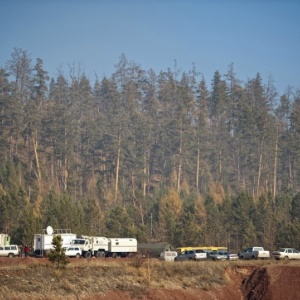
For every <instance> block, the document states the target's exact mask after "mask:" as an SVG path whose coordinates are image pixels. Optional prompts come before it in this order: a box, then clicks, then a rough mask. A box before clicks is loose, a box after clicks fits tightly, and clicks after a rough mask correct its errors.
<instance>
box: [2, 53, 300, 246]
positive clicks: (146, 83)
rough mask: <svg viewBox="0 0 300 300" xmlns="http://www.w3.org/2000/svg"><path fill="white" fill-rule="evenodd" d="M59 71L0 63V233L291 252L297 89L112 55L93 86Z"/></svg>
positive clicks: (20, 59) (21, 62)
mask: <svg viewBox="0 0 300 300" xmlns="http://www.w3.org/2000/svg"><path fill="white" fill-rule="evenodd" d="M68 71H69V74H68V76H65V75H64V73H63V72H62V70H58V74H57V76H56V78H49V76H48V72H47V71H46V70H44V68H43V61H42V59H40V58H38V59H36V62H35V64H33V63H32V60H31V56H30V55H29V54H28V52H27V51H25V50H23V49H19V48H15V49H14V51H13V52H12V54H11V57H10V59H8V60H7V62H6V64H5V66H2V67H0V139H1V140H0V158H1V163H0V183H1V185H0V209H1V215H0V231H1V232H3V231H4V232H8V233H9V234H10V235H11V236H12V238H13V239H14V240H15V242H18V243H25V242H26V243H31V242H32V237H33V234H34V233H37V232H40V230H41V228H46V227H47V226H48V225H51V226H52V227H54V228H70V229H71V230H72V232H75V233H78V234H80V233H82V234H94V235H96V234H97V235H100V234H101V235H104V236H108V237H126V236H135V237H137V238H138V240H139V241H141V242H142V241H150V240H157V241H168V242H170V243H173V244H174V245H175V246H179V245H187V244H189V245H196V244H206V245H207V244H214V245H225V246H228V247H229V248H232V249H239V248H241V247H244V246H247V245H250V244H258V243H259V244H262V245H265V246H267V247H269V248H274V247H276V246H279V245H293V246H295V247H298V248H299V247H300V245H298V244H299V242H298V241H299V237H300V224H299V223H298V218H299V217H300V215H299V213H300V211H299V207H300V196H299V194H298V192H299V186H300V168H299V167H300V147H299V145H300V109H299V108H300V93H299V90H295V89H293V88H292V87H288V88H287V89H286V92H285V93H284V94H283V95H278V94H277V91H276V88H275V86H274V84H273V82H272V78H268V79H267V83H266V84H263V83H262V81H263V80H262V78H261V76H260V74H259V73H257V75H256V76H255V78H252V79H249V80H248V81H247V82H245V83H243V82H242V81H241V80H239V79H238V78H237V76H236V74H235V72H234V66H233V64H231V65H229V67H228V71H227V73H226V74H225V75H221V74H220V72H219V71H215V73H214V76H213V78H212V80H211V83H210V87H209V86H208V84H207V83H206V81H205V79H204V77H203V76H201V75H200V73H199V72H198V71H197V70H196V68H195V66H193V68H192V70H189V71H187V72H182V71H180V70H178V68H177V64H176V62H175V64H174V69H173V70H171V69H168V70H167V71H161V72H160V73H159V74H156V73H155V72H154V71H153V70H152V69H150V70H148V71H146V70H143V69H142V68H141V67H140V66H139V65H138V64H136V63H135V62H129V61H128V60H127V59H126V56H125V55H124V54H122V55H121V57H120V59H119V62H118V63H117V64H116V66H115V72H114V73H113V74H112V75H111V76H110V77H103V78H102V79H99V78H98V77H97V76H96V79H95V81H94V82H93V84H92V83H91V81H90V79H89V78H88V77H87V76H86V75H85V73H84V72H82V71H81V69H80V66H79V67H78V68H75V67H72V66H71V67H70V68H69V70H68Z"/></svg>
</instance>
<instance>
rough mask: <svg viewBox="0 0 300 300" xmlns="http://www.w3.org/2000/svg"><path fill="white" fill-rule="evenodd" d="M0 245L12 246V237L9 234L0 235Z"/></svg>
mask: <svg viewBox="0 0 300 300" xmlns="http://www.w3.org/2000/svg"><path fill="white" fill-rule="evenodd" d="M0 245H5V246H9V245H10V236H9V235H8V234H5V233H0Z"/></svg>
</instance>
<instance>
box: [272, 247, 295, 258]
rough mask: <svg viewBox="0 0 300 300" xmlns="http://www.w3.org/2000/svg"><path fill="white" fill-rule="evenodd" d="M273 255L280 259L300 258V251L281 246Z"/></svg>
mask: <svg viewBox="0 0 300 300" xmlns="http://www.w3.org/2000/svg"><path fill="white" fill-rule="evenodd" d="M273 257H274V258H275V259H277V260H279V259H300V252H299V251H298V250H296V249H294V248H280V249H278V250H277V251H274V252H273Z"/></svg>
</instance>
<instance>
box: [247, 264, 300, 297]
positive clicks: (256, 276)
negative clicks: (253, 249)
mask: <svg viewBox="0 0 300 300" xmlns="http://www.w3.org/2000/svg"><path fill="white" fill-rule="evenodd" d="M242 290H243V294H244V298H245V299H247V300H283V299H284V300H297V299H300V267H299V266H292V265H282V264H280V265H270V266H267V267H260V268H257V269H255V270H254V271H253V273H252V274H251V275H250V276H249V277H247V278H246V279H245V280H244V281H243V285H242Z"/></svg>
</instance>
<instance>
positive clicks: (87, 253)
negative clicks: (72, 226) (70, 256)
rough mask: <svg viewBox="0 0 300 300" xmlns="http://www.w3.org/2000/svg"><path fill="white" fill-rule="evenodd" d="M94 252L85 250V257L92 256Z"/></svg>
mask: <svg viewBox="0 0 300 300" xmlns="http://www.w3.org/2000/svg"><path fill="white" fill-rule="evenodd" d="M91 256H92V253H91V252H90V251H87V252H85V254H84V257H85V258H91Z"/></svg>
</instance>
